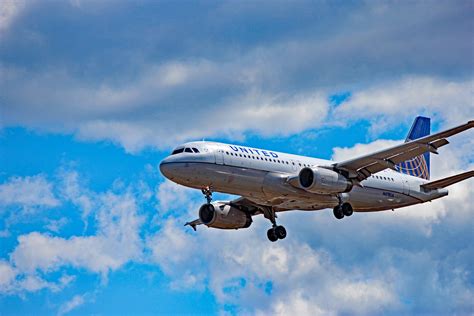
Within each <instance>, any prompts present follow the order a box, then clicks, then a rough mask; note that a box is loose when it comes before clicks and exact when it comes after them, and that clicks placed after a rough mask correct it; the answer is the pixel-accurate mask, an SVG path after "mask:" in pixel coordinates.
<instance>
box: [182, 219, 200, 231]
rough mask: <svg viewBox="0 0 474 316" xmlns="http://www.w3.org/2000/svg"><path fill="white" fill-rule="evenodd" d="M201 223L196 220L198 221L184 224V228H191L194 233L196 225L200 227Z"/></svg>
mask: <svg viewBox="0 0 474 316" xmlns="http://www.w3.org/2000/svg"><path fill="white" fill-rule="evenodd" d="M201 224H202V222H201V220H200V219H199V218H198V219H195V220H194V221H192V222H187V223H186V224H184V226H191V228H192V229H193V230H194V231H196V226H197V225H201Z"/></svg>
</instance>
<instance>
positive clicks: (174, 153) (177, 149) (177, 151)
mask: <svg viewBox="0 0 474 316" xmlns="http://www.w3.org/2000/svg"><path fill="white" fill-rule="evenodd" d="M183 151H184V148H182V147H181V148H176V149H175V150H173V152H172V153H171V154H172V155H176V154H180V153H182V152H183Z"/></svg>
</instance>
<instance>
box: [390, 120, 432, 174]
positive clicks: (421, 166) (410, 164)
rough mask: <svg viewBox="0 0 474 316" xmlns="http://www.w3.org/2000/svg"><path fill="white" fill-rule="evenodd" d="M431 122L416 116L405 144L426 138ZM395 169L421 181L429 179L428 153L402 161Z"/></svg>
mask: <svg viewBox="0 0 474 316" xmlns="http://www.w3.org/2000/svg"><path fill="white" fill-rule="evenodd" d="M430 129H431V121H430V118H428V117H423V116H417V117H416V119H415V121H414V122H413V125H412V126H411V129H410V132H409V133H408V136H407V138H406V139H405V143H407V142H409V141H412V140H415V139H418V138H421V137H424V136H428V135H429V134H430ZM396 169H397V170H398V172H400V173H404V174H408V175H410V176H415V177H419V178H422V179H426V180H429V179H430V153H429V152H426V153H424V154H423V155H420V156H417V157H415V158H413V159H410V160H407V161H404V162H401V163H399V164H398V165H396Z"/></svg>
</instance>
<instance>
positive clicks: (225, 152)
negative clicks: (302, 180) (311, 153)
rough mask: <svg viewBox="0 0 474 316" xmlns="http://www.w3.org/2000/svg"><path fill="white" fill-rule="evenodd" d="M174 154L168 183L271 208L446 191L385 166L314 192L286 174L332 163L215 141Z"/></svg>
mask: <svg viewBox="0 0 474 316" xmlns="http://www.w3.org/2000/svg"><path fill="white" fill-rule="evenodd" d="M185 148H186V151H184V149H185ZM188 148H189V149H188ZM181 149H183V150H182V151H181ZM175 152H178V153H174V154H172V155H170V156H168V157H166V158H165V159H164V160H163V161H162V162H161V164H160V169H161V172H162V173H163V174H164V175H165V176H166V177H167V178H168V179H170V180H171V181H174V182H176V183H178V184H181V185H184V186H187V187H191V188H196V189H202V188H205V187H210V188H211V189H212V190H213V191H216V192H222V193H229V194H235V195H241V196H243V197H245V198H247V199H249V200H251V201H253V202H255V203H258V204H261V205H267V206H272V207H273V208H274V209H275V210H276V211H285V210H292V209H299V210H318V209H324V208H332V207H334V206H336V205H338V203H339V198H341V199H342V200H343V201H344V202H349V203H350V204H351V205H352V207H353V208H354V210H355V211H359V212H360V211H381V210H388V209H395V208H399V207H403V206H407V205H412V204H417V203H423V202H427V201H430V200H433V199H436V198H440V197H442V196H445V195H447V194H448V192H447V190H445V189H441V190H434V191H429V192H424V191H423V190H422V189H421V188H420V185H421V184H423V183H426V182H427V181H426V180H423V179H420V178H417V177H413V176H409V175H405V174H401V173H398V172H395V171H393V170H390V169H388V170H385V171H381V172H379V173H377V174H375V175H372V176H370V177H369V178H367V179H366V180H364V181H362V182H361V183H360V186H354V187H353V188H352V190H351V191H350V192H347V193H340V194H315V193H311V192H308V191H306V190H304V189H302V188H297V187H294V186H292V185H290V184H288V182H287V180H288V178H289V177H292V176H295V175H298V173H299V171H300V170H301V169H302V168H304V167H315V166H331V165H332V164H333V163H334V162H332V161H329V160H323V159H317V158H311V157H305V156H299V155H292V154H286V153H280V152H275V151H269V150H262V149H256V148H249V147H246V146H239V145H232V144H224V143H215V142H191V143H186V144H183V145H182V146H179V147H178V148H177V149H176V150H175Z"/></svg>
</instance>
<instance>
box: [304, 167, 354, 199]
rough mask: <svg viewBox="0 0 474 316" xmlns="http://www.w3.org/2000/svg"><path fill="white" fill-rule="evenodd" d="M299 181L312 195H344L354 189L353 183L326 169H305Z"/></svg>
mask: <svg viewBox="0 0 474 316" xmlns="http://www.w3.org/2000/svg"><path fill="white" fill-rule="evenodd" d="M298 180H299V184H300V186H301V187H302V188H303V189H305V190H306V191H308V192H311V193H319V194H331V193H342V192H349V191H350V190H351V189H352V182H351V181H349V180H348V179H347V178H346V177H344V176H343V175H341V174H339V173H337V172H335V171H332V170H329V169H325V168H317V167H313V168H303V169H301V171H300V173H299V175H298Z"/></svg>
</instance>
